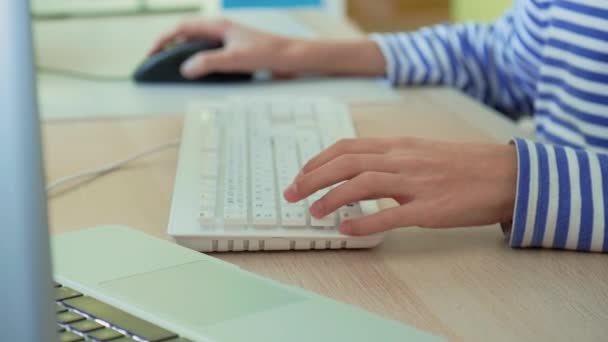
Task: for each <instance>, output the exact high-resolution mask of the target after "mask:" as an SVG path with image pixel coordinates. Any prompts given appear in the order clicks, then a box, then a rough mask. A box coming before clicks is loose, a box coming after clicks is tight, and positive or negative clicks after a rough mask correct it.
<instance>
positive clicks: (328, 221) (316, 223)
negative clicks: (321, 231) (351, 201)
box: [310, 213, 336, 228]
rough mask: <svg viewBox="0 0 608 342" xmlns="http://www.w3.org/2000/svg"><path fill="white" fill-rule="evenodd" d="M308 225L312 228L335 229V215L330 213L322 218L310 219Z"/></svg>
mask: <svg viewBox="0 0 608 342" xmlns="http://www.w3.org/2000/svg"><path fill="white" fill-rule="evenodd" d="M310 225H311V226H313V227H323V228H330V227H335V226H336V214H335V213H331V214H329V215H327V216H325V217H324V218H320V219H317V218H314V217H312V216H311V217H310Z"/></svg>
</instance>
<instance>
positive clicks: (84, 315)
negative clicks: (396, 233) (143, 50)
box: [0, 0, 436, 342]
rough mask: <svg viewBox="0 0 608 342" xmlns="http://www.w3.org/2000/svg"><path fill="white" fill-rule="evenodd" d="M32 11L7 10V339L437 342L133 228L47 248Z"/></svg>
mask: <svg viewBox="0 0 608 342" xmlns="http://www.w3.org/2000/svg"><path fill="white" fill-rule="evenodd" d="M28 10H29V8H28V2H27V1H22V0H3V1H1V2H0V44H2V47H3V52H2V54H0V75H2V77H1V78H0V159H1V161H0V165H2V167H1V168H0V189H2V194H3V200H2V201H1V202H0V224H1V226H2V232H3V236H2V239H0V265H1V266H0V271H1V273H2V278H1V280H0V302H1V303H2V305H3V308H2V310H0V312H1V314H0V340H2V341H20V342H30V341H31V342H39V341H53V340H61V341H82V340H92V341H108V340H111V341H173V342H178V341H323V340H326V341H371V340H379V341H404V340H412V341H413V340H416V341H434V340H436V337H434V336H432V335H429V334H427V333H424V332H421V331H418V330H415V329H413V328H410V327H407V326H405V325H403V324H400V323H398V322H396V321H392V320H387V319H383V318H381V317H379V316H377V315H373V314H371V313H368V312H365V311H363V310H361V309H358V308H356V307H353V306H350V305H345V304H341V303H338V302H335V301H333V300H330V299H327V298H324V297H322V296H319V295H316V294H314V293H311V292H307V291H304V290H302V289H298V288H294V287H288V286H284V285H281V284H279V283H277V282H273V281H270V280H267V279H264V278H262V277H259V276H257V275H255V274H252V273H249V272H245V271H243V270H241V269H239V268H238V267H237V266H234V265H232V264H228V263H225V262H222V261H219V260H217V259H215V258H211V257H209V256H206V255H204V254H201V253H197V252H195V251H192V250H190V249H186V248H183V247H179V246H177V245H175V244H173V243H170V242H167V241H163V240H160V239H157V238H153V237H150V236H147V235H145V234H143V233H141V232H138V231H136V230H133V229H130V228H127V227H119V226H114V227H108V226H105V227H96V228H91V229H84V230H81V231H78V232H75V233H68V234H64V235H59V236H56V237H54V238H53V239H52V241H51V242H49V235H48V227H47V214H46V205H45V202H46V200H45V199H46V195H45V191H44V178H43V174H44V173H43V163H42V153H41V143H40V129H39V121H38V120H39V119H38V111H37V105H36V96H35V83H34V75H33V67H32V66H33V63H32V62H33V60H32V59H33V58H32V56H33V51H32V44H31V33H30V27H29V14H28V13H29V12H28ZM50 246H52V248H50ZM51 250H52V252H53V253H52V258H51ZM51 260H53V262H52V264H53V265H52V266H53V269H54V272H52V271H51V269H52V267H51ZM51 275H53V277H54V279H55V281H56V282H55V283H53V282H52V280H51V279H52V278H53V277H52V276H51Z"/></svg>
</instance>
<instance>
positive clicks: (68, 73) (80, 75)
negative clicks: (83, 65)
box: [36, 66, 131, 82]
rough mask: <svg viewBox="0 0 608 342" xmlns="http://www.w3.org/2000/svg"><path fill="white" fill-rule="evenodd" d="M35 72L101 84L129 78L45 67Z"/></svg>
mask: <svg viewBox="0 0 608 342" xmlns="http://www.w3.org/2000/svg"><path fill="white" fill-rule="evenodd" d="M36 70H38V72H41V73H44V74H52V75H58V76H63V77H69V78H77V79H81V80H87V81H95V82H99V81H103V82H123V81H130V80H131V77H129V76H125V75H103V74H95V73H89V72H86V71H80V70H73V69H63V68H55V67H46V66H36Z"/></svg>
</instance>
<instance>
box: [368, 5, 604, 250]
mask: <svg viewBox="0 0 608 342" xmlns="http://www.w3.org/2000/svg"><path fill="white" fill-rule="evenodd" d="M372 39H373V40H374V41H375V42H376V43H377V44H378V46H379V47H380V49H381V51H382V54H383V55H384V57H385V59H386V64H387V70H386V77H387V78H388V80H389V81H390V82H391V84H393V85H395V86H398V85H449V86H453V87H457V88H459V89H461V90H462V91H464V92H465V93H467V94H469V95H471V96H473V97H475V98H476V99H479V100H480V101H483V102H484V103H486V104H488V105H490V106H492V107H494V108H496V109H498V110H500V111H501V112H503V113H505V114H506V115H508V116H510V117H513V118H515V117H517V116H518V114H519V113H522V112H523V113H533V114H534V118H535V123H536V132H537V136H538V138H539V142H534V141H530V140H525V139H520V138H515V139H514V143H515V146H516V149H517V154H518V169H519V175H518V180H517V197H516V202H515V211H514V215H513V224H512V228H511V236H510V244H511V246H513V247H546V248H563V249H571V250H580V251H596V252H608V229H607V228H606V227H607V225H608V203H606V202H608V1H607V0H520V1H516V2H515V3H514V5H513V8H512V9H511V10H510V11H508V12H507V13H506V14H505V15H504V16H503V17H502V18H500V19H499V20H497V21H496V22H494V23H491V24H478V23H465V24H456V25H439V26H434V27H429V28H423V29H421V30H419V31H417V32H411V33H395V34H377V35H373V36H372Z"/></svg>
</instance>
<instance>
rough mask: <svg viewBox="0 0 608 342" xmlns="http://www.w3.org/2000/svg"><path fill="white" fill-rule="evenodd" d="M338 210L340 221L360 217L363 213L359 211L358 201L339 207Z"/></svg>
mask: <svg viewBox="0 0 608 342" xmlns="http://www.w3.org/2000/svg"><path fill="white" fill-rule="evenodd" d="M338 212H339V214H340V222H342V221H346V220H351V219H354V218H357V217H361V216H362V215H363V213H362V212H361V206H360V205H359V204H358V203H351V204H348V205H346V206H344V207H342V208H340V210H339V211H338Z"/></svg>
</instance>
